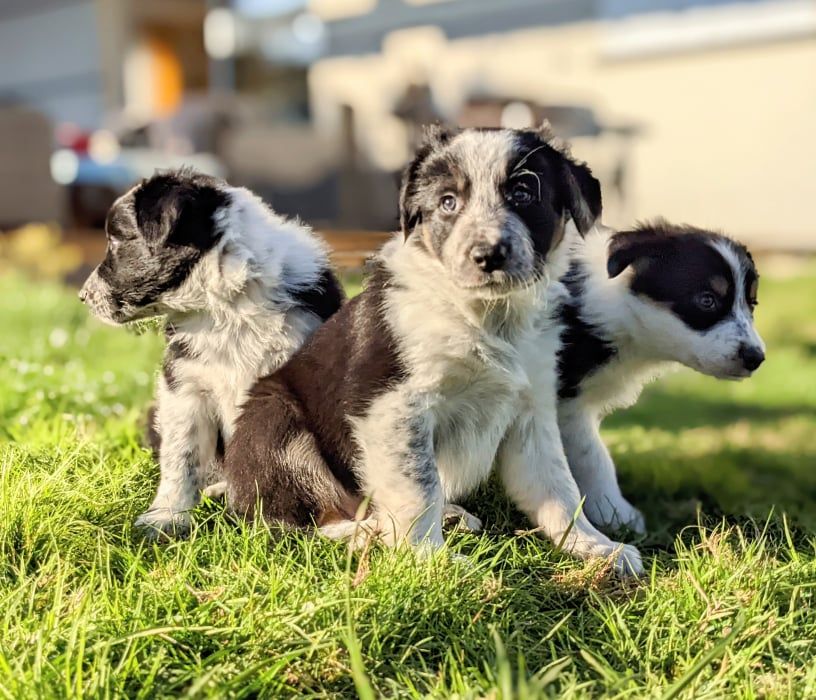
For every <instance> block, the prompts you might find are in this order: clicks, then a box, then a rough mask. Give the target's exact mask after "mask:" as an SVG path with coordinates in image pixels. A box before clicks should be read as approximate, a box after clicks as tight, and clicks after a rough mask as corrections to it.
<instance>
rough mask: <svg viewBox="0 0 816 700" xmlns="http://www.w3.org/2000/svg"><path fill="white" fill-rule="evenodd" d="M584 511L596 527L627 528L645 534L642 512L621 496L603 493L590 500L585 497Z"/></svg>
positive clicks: (608, 528) (606, 528)
mask: <svg viewBox="0 0 816 700" xmlns="http://www.w3.org/2000/svg"><path fill="white" fill-rule="evenodd" d="M584 513H586V515H587V517H588V518H589V520H590V522H591V523H592V524H593V525H595V526H596V527H600V528H604V529H605V530H621V529H623V528H628V529H630V530H632V531H633V532H635V533H637V534H638V535H645V534H646V519H645V518H644V517H643V513H641V512H640V511H639V510H638V509H637V508H635V507H634V506H633V505H632V504H631V503H629V501H627V500H626V499H625V498H624V497H623V496H617V497H615V498H612V497H610V496H606V495H605V496H603V497H601V498H596V499H592V500H590V498H589V497H587V500H586V503H585V504H584Z"/></svg>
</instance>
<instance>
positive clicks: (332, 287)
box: [289, 268, 346, 321]
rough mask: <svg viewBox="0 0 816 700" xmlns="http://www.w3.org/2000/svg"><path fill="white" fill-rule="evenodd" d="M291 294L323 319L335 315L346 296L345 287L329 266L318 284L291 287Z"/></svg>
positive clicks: (299, 302)
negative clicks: (305, 286) (306, 286)
mask: <svg viewBox="0 0 816 700" xmlns="http://www.w3.org/2000/svg"><path fill="white" fill-rule="evenodd" d="M289 294H290V296H291V297H292V298H293V299H294V300H295V301H296V302H298V304H300V305H301V306H303V307H304V308H305V309H307V310H308V311H311V312H312V313H313V314H314V315H315V316H317V317H318V318H320V319H321V320H323V321H325V320H326V319H328V318H329V317H331V316H333V315H334V314H335V313H336V312H337V310H338V309H339V308H340V307H341V306H342V304H343V301H344V300H345V298H346V295H345V292H344V291H343V287H342V286H340V283H339V282H338V281H337V277H335V275H334V273H333V272H332V271H331V270H329V269H328V268H327V269H325V270H323V273H322V274H321V275H320V279H319V280H318V282H317V284H314V285H311V286H310V287H308V288H306V289H303V288H295V289H290V290H289Z"/></svg>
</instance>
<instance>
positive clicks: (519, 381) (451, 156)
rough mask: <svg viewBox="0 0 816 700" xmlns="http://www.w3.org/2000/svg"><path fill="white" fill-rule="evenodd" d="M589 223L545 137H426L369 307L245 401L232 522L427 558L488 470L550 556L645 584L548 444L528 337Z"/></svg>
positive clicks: (586, 184)
mask: <svg viewBox="0 0 816 700" xmlns="http://www.w3.org/2000/svg"><path fill="white" fill-rule="evenodd" d="M600 207H601V201H600V189H599V186H598V182H597V180H595V179H594V178H593V177H592V175H591V173H590V171H589V169H588V168H587V167H586V166H583V165H579V164H577V163H575V162H573V161H572V160H571V159H570V158H568V157H567V156H565V155H564V154H563V153H561V152H560V151H559V150H557V149H555V148H553V147H552V146H551V145H550V144H549V143H548V142H547V141H546V139H544V138H542V136H541V134H539V133H536V132H533V131H510V130H498V131H484V130H465V131H462V132H456V133H453V132H445V131H441V130H432V131H431V132H430V133H429V134H428V135H427V137H426V140H425V142H424V144H423V145H422V146H421V148H420V149H419V151H418V154H417V156H416V158H415V160H414V161H413V162H412V164H411V165H410V166H409V168H408V170H407V172H406V174H405V176H404V179H403V186H402V193H401V221H402V226H403V231H402V235H398V236H396V237H395V238H394V239H393V240H392V241H391V242H390V243H388V244H387V245H386V246H385V247H384V249H383V250H382V251H381V252H380V254H379V256H378V258H377V260H376V263H375V269H374V272H373V274H372V276H371V278H370V280H369V282H368V286H367V287H366V289H365V291H364V292H363V293H362V294H361V295H360V296H358V297H357V298H355V299H353V300H352V301H351V302H349V303H348V304H347V305H346V306H344V308H343V309H342V310H341V311H340V312H339V313H338V314H336V315H335V316H333V317H332V318H331V319H329V321H328V322H327V323H326V324H324V325H323V326H322V327H321V328H320V329H318V331H317V332H316V333H315V334H314V335H313V336H312V337H311V338H310V339H309V341H307V343H306V344H305V345H304V347H303V348H302V349H301V350H300V351H298V352H297V353H296V354H295V356H294V357H293V358H292V360H291V361H290V362H289V363H287V364H286V365H285V366H284V367H283V368H281V369H280V370H278V372H276V373H275V374H272V375H271V376H269V377H266V378H264V379H262V380H261V381H260V382H259V383H258V384H257V385H256V386H255V388H254V389H253V390H252V393H251V398H250V399H249V400H248V401H247V403H246V404H245V406H244V410H243V412H242V415H241V417H240V418H239V420H238V423H237V425H236V430H235V433H234V436H233V439H232V441H231V442H230V443H229V444H228V446H227V451H226V456H225V462H224V472H225V476H226V480H227V488H226V493H227V500H228V503H229V505H230V507H231V508H233V509H234V510H236V511H238V512H239V513H243V514H247V515H250V514H252V513H253V512H254V511H255V509H256V507H257V506H258V505H259V504H260V508H261V511H262V513H263V515H264V517H265V518H267V519H268V520H272V521H282V522H286V523H294V524H297V525H308V524H310V523H316V524H317V525H318V526H321V527H322V529H323V531H324V532H325V533H327V534H331V535H334V536H341V535H349V534H353V532H354V531H355V529H356V528H358V527H364V528H366V529H369V530H371V531H376V532H377V533H378V534H380V535H381V537H382V538H383V539H384V540H385V541H386V542H388V543H389V544H400V543H409V544H411V545H413V546H415V547H417V548H419V549H420V550H423V551H424V550H433V549H436V548H438V547H440V546H441V545H442V543H443V539H442V516H443V513H444V512H445V504H446V503H447V502H449V501H450V500H452V499H457V498H461V497H463V496H465V495H467V494H468V493H469V492H470V491H472V489H473V488H474V487H476V486H477V485H478V484H479V483H481V482H482V481H484V479H485V478H487V476H488V475H489V474H490V472H491V471H492V469H493V468H494V465H495V466H496V467H497V468H498V470H499V472H500V474H501V477H502V479H503V482H504V484H505V487H506V489H507V491H508V493H509V495H510V496H511V497H512V498H513V500H514V501H515V502H516V503H517V504H518V506H519V507H520V508H521V509H522V510H523V511H524V512H525V513H526V514H527V515H528V516H529V517H530V518H531V520H532V521H533V522H534V524H535V526H536V527H538V528H540V530H541V531H542V532H543V533H544V534H545V535H547V536H548V537H550V538H551V539H552V540H553V541H554V542H556V543H558V544H562V545H563V546H564V547H565V548H566V549H568V550H569V551H571V552H573V553H574V554H575V555H577V556H580V557H591V556H603V557H607V556H609V557H613V558H614V562H615V567H616V569H617V570H618V571H619V572H621V573H626V574H628V573H638V572H640V571H641V570H642V566H641V562H640V556H639V554H638V552H637V550H635V549H634V548H632V547H626V546H624V545H619V544H618V543H615V542H613V541H611V540H610V539H609V538H607V537H606V536H605V535H603V534H602V533H600V532H599V531H598V530H596V529H595V528H594V527H593V526H592V525H591V524H590V522H589V521H588V520H587V518H586V517H585V516H584V515H583V514H581V512H580V494H579V490H578V487H577V486H576V484H575V482H574V480H573V479H572V476H571V474H570V471H569V467H568V464H567V460H566V457H565V455H564V452H563V449H562V447H561V442H560V437H559V432H558V423H557V415H556V384H557V378H556V351H557V347H558V336H557V334H551V338H552V343H551V346H550V347H542V346H541V340H540V338H541V329H540V328H539V327H537V325H536V324H537V322H539V321H540V320H541V319H542V315H541V314H540V309H541V306H542V303H543V301H544V299H545V297H546V294H547V288H548V285H549V280H551V279H556V280H557V279H558V278H559V276H560V275H561V274H563V273H564V272H565V271H566V261H567V258H566V253H567V250H566V246H564V245H562V244H561V242H562V239H563V237H564V235H565V232H568V231H570V230H573V231H574V229H575V227H577V228H578V229H579V230H580V232H581V233H584V232H585V231H586V230H588V228H589V227H591V225H592V223H593V221H594V219H595V218H596V217H597V216H598V214H599V213H600ZM365 497H369V498H370V504H369V510H368V513H367V515H366V516H365V517H364V520H363V522H362V523H355V521H354V519H355V515H356V514H357V513H358V510H359V509H360V505H361V503H363V502H365V501H364V499H365Z"/></svg>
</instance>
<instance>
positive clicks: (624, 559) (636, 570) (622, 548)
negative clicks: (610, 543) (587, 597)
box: [612, 544, 645, 578]
mask: <svg viewBox="0 0 816 700" xmlns="http://www.w3.org/2000/svg"><path fill="white" fill-rule="evenodd" d="M612 556H613V557H614V560H613V566H614V568H615V573H616V574H617V575H618V576H620V577H621V578H637V577H640V576H643V574H644V573H645V569H644V568H643V559H642V558H641V556H640V552H639V551H638V550H637V547H633V546H632V545H631V544H623V545H620V544H619V545H617V548H616V550H615V552H613V553H612Z"/></svg>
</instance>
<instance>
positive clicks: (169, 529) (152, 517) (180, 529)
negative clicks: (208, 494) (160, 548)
mask: <svg viewBox="0 0 816 700" xmlns="http://www.w3.org/2000/svg"><path fill="white" fill-rule="evenodd" d="M133 525H134V527H136V528H137V529H139V530H141V531H142V534H143V535H144V537H145V538H146V539H148V540H150V541H151V542H156V541H159V540H169V539H174V538H176V537H184V536H186V535H188V534H189V532H190V514H189V513H188V512H186V511H173V510H171V509H170V508H151V509H150V510H148V511H147V512H145V513H142V514H141V515H140V516H139V517H138V518H136V522H134V523H133Z"/></svg>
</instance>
